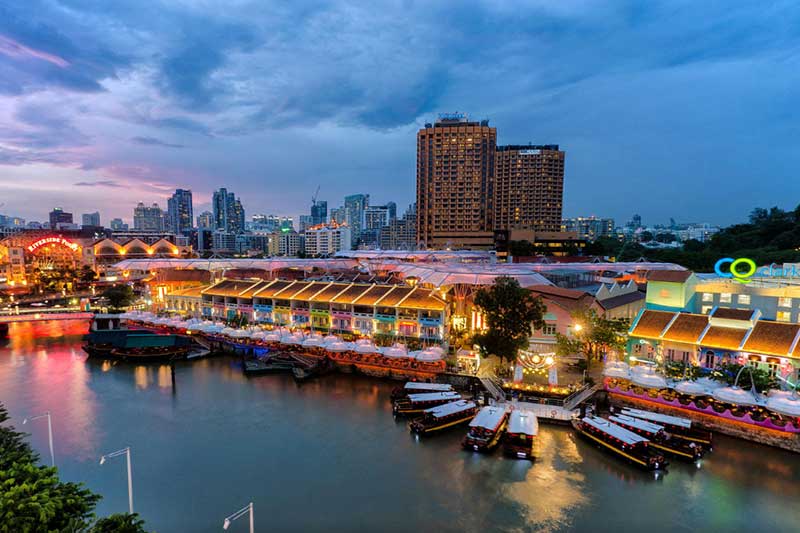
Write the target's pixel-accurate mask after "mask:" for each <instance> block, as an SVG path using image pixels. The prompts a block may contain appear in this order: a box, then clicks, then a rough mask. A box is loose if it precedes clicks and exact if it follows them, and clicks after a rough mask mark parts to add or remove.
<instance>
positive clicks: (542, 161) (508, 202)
mask: <svg viewBox="0 0 800 533" xmlns="http://www.w3.org/2000/svg"><path fill="white" fill-rule="evenodd" d="M494 169H495V178H494V215H493V218H494V229H495V230H510V229H515V228H519V229H530V230H534V231H538V232H542V231H560V230H561V200H562V198H563V196H564V152H563V151H561V150H559V149H558V145H557V144H545V145H528V146H514V145H512V146H498V147H497V155H496V162H495V167H494Z"/></svg>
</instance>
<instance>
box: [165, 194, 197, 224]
mask: <svg viewBox="0 0 800 533" xmlns="http://www.w3.org/2000/svg"><path fill="white" fill-rule="evenodd" d="M167 215H168V216H167V220H168V221H169V227H168V228H167V229H169V231H171V232H172V233H175V234H176V235H189V234H190V233H191V232H192V222H193V221H194V213H193V211H192V191H191V190H188V189H176V190H175V193H174V194H173V195H172V197H170V198H169V199H168V200H167Z"/></svg>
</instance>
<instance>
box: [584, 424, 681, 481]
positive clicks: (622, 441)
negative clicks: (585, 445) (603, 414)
mask: <svg viewBox="0 0 800 533" xmlns="http://www.w3.org/2000/svg"><path fill="white" fill-rule="evenodd" d="M572 427H573V428H575V431H577V432H578V434H579V435H581V436H583V437H584V438H586V439H588V440H590V441H591V442H593V443H595V444H596V445H598V446H600V447H601V448H603V449H605V450H608V451H610V452H611V453H613V454H615V455H616V456H617V457H620V458H622V459H625V460H627V461H628V462H630V463H631V464H633V465H635V466H637V467H639V468H642V469H644V470H651V471H652V470H664V469H666V467H667V464H668V463H667V461H666V460H665V459H664V456H663V455H661V454H660V453H657V452H654V451H653V450H651V449H650V447H649V446H648V445H649V444H650V441H649V440H648V439H647V438H645V437H642V436H641V435H637V434H636V433H634V432H632V431H629V430H627V429H625V428H623V427H620V426H618V425H616V424H614V423H613V422H609V421H608V420H605V419H603V418H598V417H594V416H587V417H584V418H583V419H578V418H574V419H573V420H572Z"/></svg>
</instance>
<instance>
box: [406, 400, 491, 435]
mask: <svg viewBox="0 0 800 533" xmlns="http://www.w3.org/2000/svg"><path fill="white" fill-rule="evenodd" d="M477 410H478V406H477V405H476V404H475V402H471V401H468V400H457V401H455V402H450V403H445V404H442V405H437V406H436V407H431V408H430V409H425V410H424V411H423V412H422V416H421V417H419V418H415V419H414V420H412V421H411V422H409V423H408V428H409V429H410V430H411V432H412V433H416V434H417V435H429V434H431V433H435V432H437V431H441V430H443V429H447V428H451V427H455V426H458V425H460V424H466V423H467V422H469V421H470V420H472V419H473V418H474V417H475V413H476V411H477Z"/></svg>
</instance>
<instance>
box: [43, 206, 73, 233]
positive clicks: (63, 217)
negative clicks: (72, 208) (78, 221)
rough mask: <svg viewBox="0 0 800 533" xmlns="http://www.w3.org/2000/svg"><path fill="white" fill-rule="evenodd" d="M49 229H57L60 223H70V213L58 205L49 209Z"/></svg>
mask: <svg viewBox="0 0 800 533" xmlns="http://www.w3.org/2000/svg"><path fill="white" fill-rule="evenodd" d="M49 217H50V229H58V228H59V227H60V226H61V225H62V224H72V213H67V212H66V211H64V210H63V209H61V208H60V207H56V208H54V209H53V210H52V211H50V215H49Z"/></svg>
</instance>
